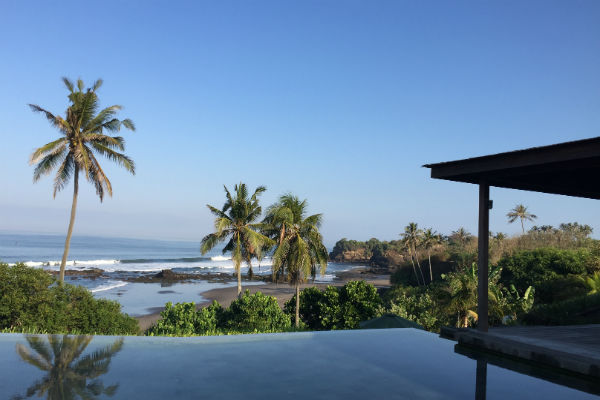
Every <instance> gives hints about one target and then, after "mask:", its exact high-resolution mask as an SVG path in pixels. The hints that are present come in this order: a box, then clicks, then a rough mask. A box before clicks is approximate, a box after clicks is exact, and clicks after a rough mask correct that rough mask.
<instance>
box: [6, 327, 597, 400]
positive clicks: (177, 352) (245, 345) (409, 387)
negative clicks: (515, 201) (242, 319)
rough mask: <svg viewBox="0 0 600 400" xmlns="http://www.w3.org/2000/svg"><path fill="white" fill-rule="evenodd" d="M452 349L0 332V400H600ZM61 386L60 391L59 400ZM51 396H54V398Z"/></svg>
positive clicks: (282, 337)
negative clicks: (22, 399) (87, 397)
mask: <svg viewBox="0 0 600 400" xmlns="http://www.w3.org/2000/svg"><path fill="white" fill-rule="evenodd" d="M86 340H87V341H89V343H87V342H86ZM120 340H122V342H121V341H120ZM53 347H54V349H55V350H52V348H53ZM454 347H455V343H454V342H451V341H448V340H444V339H441V338H439V337H438V336H437V335H435V334H432V333H429V332H425V331H421V330H415V329H381V330H356V331H332V332H302V333H283V334H266V335H239V336H219V337H214V336H213V337H194V338H166V337H124V338H122V339H121V338H118V337H109V336H95V337H88V339H85V337H83V338H82V337H73V336H71V337H66V338H65V337H63V336H53V337H46V336H30V337H27V336H25V335H18V334H3V335H0V354H1V357H0V377H1V378H0V394H1V395H0V396H4V397H2V398H19V397H18V396H23V397H25V396H26V395H28V394H31V395H32V396H33V397H37V395H38V394H42V396H41V397H43V398H52V399H55V398H56V399H59V398H79V397H77V396H73V397H68V396H70V395H71V394H75V393H83V394H88V395H89V394H92V395H93V396H91V397H90V398H98V399H104V398H114V399H121V398H123V399H134V398H140V399H199V398H211V399H234V398H245V399H254V398H260V399H280V398H302V399H473V398H476V399H485V398H487V399H503V400H508V399H532V398H539V399H573V400H575V399H590V398H598V397H597V396H595V395H594V394H591V393H588V392H585V391H581V390H577V389H574V388H570V387H566V386H560V385H558V384H555V383H551V382H549V381H546V380H542V379H538V378H535V377H532V376H529V375H524V374H521V373H517V372H513V371H511V370H509V369H504V368H500V367H497V366H494V365H491V364H486V365H485V369H482V364H481V362H479V371H480V374H479V375H477V374H476V371H477V369H478V361H476V360H474V359H471V358H469V357H467V356H464V355H461V354H458V353H456V352H455V350H454ZM74 349H75V350H74ZM54 352H59V353H61V354H62V356H59V358H61V357H62V359H63V360H65V359H66V360H67V363H63V364H62V365H63V366H62V367H60V366H59V367H54V368H52V366H53V365H55V364H56V363H55V362H54V355H53V353H54ZM79 353H80V354H79ZM92 356H93V357H92ZM44 358H45V359H44ZM25 360H28V361H25ZM46 360H47V361H46ZM64 365H67V366H66V367H65V366H64ZM47 370H50V372H48V371H47ZM482 371H485V375H482V374H481V372H482ZM476 382H478V385H476ZM36 385H37V386H36ZM476 386H477V388H476ZM57 388H60V390H62V392H60V391H55V392H53V390H58V389H57ZM482 388H483V390H482ZM28 390H29V393H28ZM49 393H58V394H55V395H53V396H54V397H50V395H49ZM61 396H62V397H61Z"/></svg>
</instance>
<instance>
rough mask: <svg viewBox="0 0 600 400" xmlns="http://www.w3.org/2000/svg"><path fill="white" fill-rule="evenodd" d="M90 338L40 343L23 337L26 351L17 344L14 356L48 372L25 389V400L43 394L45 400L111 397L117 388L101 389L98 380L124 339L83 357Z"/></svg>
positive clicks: (53, 338) (57, 338)
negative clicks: (16, 355)
mask: <svg viewBox="0 0 600 400" xmlns="http://www.w3.org/2000/svg"><path fill="white" fill-rule="evenodd" d="M92 338H93V337H92V336H68V335H64V336H58V335H48V337H47V340H43V339H42V338H41V337H39V336H26V337H25V340H26V341H27V344H28V345H29V348H27V347H26V346H24V345H22V344H17V354H19V356H20V357H21V359H22V360H23V361H25V362H26V363H28V364H30V365H33V366H35V367H36V368H39V369H41V370H42V371H45V372H46V373H47V374H46V376H44V377H43V378H42V379H40V380H38V381H37V382H35V383H34V384H33V385H31V386H30V387H29V388H28V389H27V392H26V397H32V396H34V395H35V396H36V397H42V396H44V395H46V396H47V397H46V398H47V399H48V400H59V399H60V400H62V399H76V398H81V399H90V400H91V399H96V398H98V397H101V396H102V397H104V396H103V395H105V396H110V397H112V396H113V395H114V394H115V393H116V391H117V388H118V387H119V385H118V384H115V385H111V386H104V384H103V383H102V382H101V381H100V380H99V379H98V377H99V376H101V375H103V374H106V373H107V372H108V369H109V367H110V361H111V358H112V357H113V356H114V355H115V354H116V353H118V352H119V351H120V350H121V348H122V347H123V339H122V338H121V339H119V340H116V341H115V342H114V343H113V344H112V345H109V346H106V347H105V348H101V349H99V350H96V351H94V352H93V353H90V354H88V355H85V356H83V357H82V356H81V355H82V353H83V352H84V351H85V349H86V348H87V346H88V345H89V344H90V342H91V341H92ZM16 398H22V397H16Z"/></svg>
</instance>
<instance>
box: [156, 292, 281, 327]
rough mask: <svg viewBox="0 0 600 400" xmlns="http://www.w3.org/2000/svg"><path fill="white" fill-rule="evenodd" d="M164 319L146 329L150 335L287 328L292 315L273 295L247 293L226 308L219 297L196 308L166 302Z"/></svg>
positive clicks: (190, 304)
mask: <svg viewBox="0 0 600 400" xmlns="http://www.w3.org/2000/svg"><path fill="white" fill-rule="evenodd" d="M160 315H161V319H160V320H159V321H158V322H157V323H156V325H154V326H153V327H152V328H150V329H149V330H148V332H147V334H148V335H150V336H158V335H164V336H193V335H227V334H239V333H272V332H285V331H288V330H290V329H291V320H290V317H289V316H287V315H286V314H284V313H283V311H281V308H279V305H278V304H277V300H276V299H275V297H273V296H266V295H264V294H262V293H261V292H257V293H255V294H252V295H251V294H250V293H249V292H248V291H246V292H245V293H244V295H243V296H242V298H240V299H237V300H234V301H233V302H232V303H231V305H230V306H229V308H227V309H223V307H221V305H220V304H219V303H218V302H217V301H213V302H212V304H211V305H210V306H208V307H204V308H201V309H200V310H198V311H196V305H195V304H194V303H177V304H175V305H173V304H172V303H170V302H169V303H167V304H166V306H165V309H164V310H163V311H162V312H161V313H160Z"/></svg>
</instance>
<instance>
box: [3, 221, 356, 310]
mask: <svg viewBox="0 0 600 400" xmlns="http://www.w3.org/2000/svg"><path fill="white" fill-rule="evenodd" d="M64 240H65V237H64V236H63V235H50V234H9V233H0V261H2V262H7V263H9V264H14V263H16V262H24V263H25V264H26V265H28V266H30V267H37V268H43V269H47V270H54V271H58V270H59V268H60V260H61V258H62V252H63V248H64ZM271 266H272V261H271V258H270V257H268V256H266V257H264V258H263V259H262V260H260V262H259V261H257V260H253V263H252V269H253V273H254V274H258V275H265V274H270V273H271ZM354 267H356V266H355V265H348V264H339V263H329V264H328V267H327V272H326V273H325V274H323V275H320V274H319V275H317V277H316V279H315V281H316V282H331V281H333V280H334V279H335V277H336V275H335V274H336V273H337V272H342V271H347V270H349V269H351V268H354ZM66 269H67V270H77V271H85V270H90V269H98V270H101V271H102V274H101V276H100V277H97V278H81V277H78V276H67V277H66V278H65V279H66V281H67V282H69V283H73V284H77V285H82V286H84V287H86V288H87V289H88V290H90V291H91V292H92V293H93V294H94V296H96V297H99V298H107V299H111V300H117V301H119V302H120V303H121V304H122V306H123V310H124V311H125V312H127V313H129V314H131V315H141V314H147V313H149V312H152V311H155V309H156V308H157V307H161V306H164V304H165V303H166V302H167V301H171V302H173V303H175V302H183V301H194V302H196V303H198V302H201V301H205V299H204V298H203V297H202V292H205V291H207V290H211V289H217V288H222V287H228V286H235V284H236V283H235V280H234V276H233V274H234V265H233V261H232V260H231V255H230V254H223V253H222V251H221V249H215V250H213V251H211V252H209V253H208V254H206V255H201V254H200V242H199V241H166V240H149V239H128V238H110V237H94V236H81V235H79V236H73V238H72V239H71V246H70V250H69V257H68V261H67V265H66ZM164 269H172V270H173V271H174V272H179V273H190V274H196V275H198V276H199V277H200V278H202V277H203V276H206V277H207V278H208V277H211V276H214V274H223V277H224V279H220V280H219V282H215V281H214V280H197V281H193V282H191V283H183V282H182V283H173V284H168V283H162V284H161V283H136V282H131V278H135V277H138V276H142V275H146V276H147V275H149V274H153V273H157V272H159V271H161V270H164ZM241 270H242V273H243V274H246V273H247V272H248V266H247V265H246V264H245V263H244V264H243V265H242V269H241ZM228 278H229V279H228ZM243 284H244V285H247V284H248V282H244V283H243ZM255 284H256V283H255Z"/></svg>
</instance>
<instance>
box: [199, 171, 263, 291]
mask: <svg viewBox="0 0 600 400" xmlns="http://www.w3.org/2000/svg"><path fill="white" fill-rule="evenodd" d="M223 187H224V188H225V196H226V201H225V204H223V208H222V209H220V210H219V209H218V208H216V207H213V206H211V205H210V204H207V207H208V209H209V210H210V212H211V213H213V214H214V215H215V216H216V218H215V230H216V231H215V232H213V233H211V234H208V235H206V236H205V237H204V238H203V239H202V243H201V246H200V250H201V252H202V254H206V253H207V252H208V251H210V250H212V249H213V248H214V247H215V246H216V245H217V244H218V243H220V242H224V241H225V240H227V239H229V241H228V242H227V244H226V245H225V247H224V248H223V254H225V253H227V252H229V251H230V252H231V258H232V260H233V265H234V266H235V272H236V274H237V289H238V297H239V298H241V297H242V273H241V268H240V267H241V264H242V261H246V263H247V264H248V267H249V268H250V270H249V274H252V272H251V271H252V263H251V259H252V257H257V258H260V256H261V253H262V249H263V248H264V247H266V246H267V245H269V244H270V243H271V240H270V239H269V238H268V237H266V236H264V235H262V234H261V233H259V232H258V230H259V229H261V227H262V224H260V223H258V222H256V221H257V220H258V219H259V218H260V215H261V213H262V208H261V206H260V205H259V203H258V196H259V195H260V194H261V193H263V192H264V191H265V190H267V189H266V188H265V187H264V186H259V187H258V188H256V190H255V191H254V193H253V194H252V196H249V194H248V189H247V188H246V184H245V183H240V184H239V185H235V186H234V189H233V190H234V195H233V196H232V195H231V193H230V192H229V190H228V189H227V187H226V186H223Z"/></svg>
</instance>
